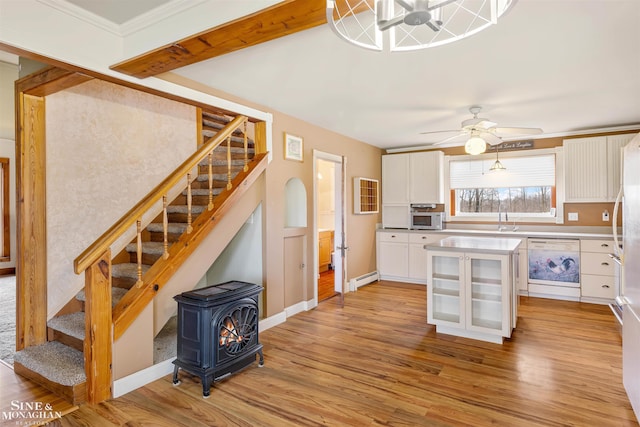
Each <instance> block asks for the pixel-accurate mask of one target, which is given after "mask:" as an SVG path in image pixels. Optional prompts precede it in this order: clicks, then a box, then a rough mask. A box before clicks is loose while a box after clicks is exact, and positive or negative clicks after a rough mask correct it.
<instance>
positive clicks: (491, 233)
mask: <svg viewBox="0 0 640 427" xmlns="http://www.w3.org/2000/svg"><path fill="white" fill-rule="evenodd" d="M378 231H390V232H394V233H396V232H397V233H440V234H447V235H457V234H460V235H466V236H486V237H505V238H509V237H516V238H520V239H524V238H527V237H541V238H542V237H546V238H551V239H562V238H566V239H613V234H612V233H611V232H609V233H589V232H571V231H538V230H536V231H533V230H516V231H513V230H509V229H507V230H504V231H498V230H476V229H462V228H453V229H451V228H447V229H444V230H407V229H398V228H380V229H378Z"/></svg>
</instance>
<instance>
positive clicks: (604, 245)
mask: <svg viewBox="0 0 640 427" xmlns="http://www.w3.org/2000/svg"><path fill="white" fill-rule="evenodd" d="M600 247H601V248H608V247H609V245H608V244H606V243H603V244H601V245H600Z"/></svg>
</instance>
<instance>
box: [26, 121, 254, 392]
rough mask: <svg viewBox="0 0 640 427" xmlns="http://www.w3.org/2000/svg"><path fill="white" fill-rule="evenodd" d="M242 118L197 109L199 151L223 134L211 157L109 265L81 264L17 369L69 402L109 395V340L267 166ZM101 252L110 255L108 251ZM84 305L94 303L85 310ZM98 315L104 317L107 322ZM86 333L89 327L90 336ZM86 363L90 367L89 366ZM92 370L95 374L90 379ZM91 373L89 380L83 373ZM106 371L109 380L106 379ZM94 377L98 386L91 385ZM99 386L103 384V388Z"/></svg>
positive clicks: (99, 261)
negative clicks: (74, 283)
mask: <svg viewBox="0 0 640 427" xmlns="http://www.w3.org/2000/svg"><path fill="white" fill-rule="evenodd" d="M243 119H244V120H238V118H236V119H233V120H232V119H230V118H228V117H225V116H220V115H216V114H210V113H207V112H202V121H201V131H200V132H199V133H200V135H201V137H202V141H201V144H202V145H201V147H200V148H199V150H198V152H200V151H202V149H203V148H204V147H205V146H206V144H212V141H213V140H215V139H216V138H218V139H220V137H219V134H221V133H224V134H225V135H227V136H225V137H224V140H222V141H221V142H217V143H216V144H217V145H216V147H215V149H213V150H212V151H211V154H207V156H206V157H205V158H204V159H203V160H202V161H198V162H197V166H195V167H196V168H197V172H198V174H197V176H196V177H193V178H190V177H189V175H188V178H187V181H190V182H191V185H190V186H188V187H187V188H186V189H185V190H184V191H182V193H180V194H179V195H178V196H177V197H176V198H175V199H174V200H173V201H171V202H170V203H167V202H166V196H165V199H164V200H165V203H166V205H165V207H166V209H163V212H162V213H160V214H159V215H158V216H157V217H156V218H155V219H154V220H153V221H152V222H150V223H149V224H147V225H146V226H145V227H144V229H142V230H141V229H139V230H138V233H137V236H136V238H134V239H133V241H132V242H131V243H129V244H128V245H126V247H125V248H124V249H123V250H121V251H120V252H119V253H117V254H116V255H115V256H113V257H110V259H109V260H108V261H110V262H107V259H104V257H99V258H98V259H97V260H95V262H93V264H92V266H91V267H88V268H87V270H86V281H85V289H83V290H82V291H81V292H79V293H78V294H77V295H76V296H75V297H74V298H73V299H72V301H70V302H69V304H67V306H66V307H65V308H64V309H63V310H62V311H61V312H60V313H59V314H58V315H57V316H56V317H54V318H52V319H51V320H49V321H48V322H47V338H48V341H47V342H46V343H44V344H41V345H38V346H31V347H27V348H25V349H23V350H22V351H20V352H18V353H16V355H15V361H14V370H15V372H16V373H18V374H20V375H23V376H25V377H28V378H31V379H32V380H34V381H36V382H38V383H40V384H42V385H43V386H45V387H46V388H48V389H49V390H51V391H53V392H54V393H56V394H58V395H61V396H63V397H65V398H66V399H67V400H68V401H69V402H71V403H73V404H80V403H83V402H85V401H90V402H92V403H97V402H98V401H101V400H104V399H105V398H108V397H109V396H110V395H111V392H110V387H111V355H110V353H111V351H112V347H111V344H112V343H113V340H115V339H117V338H118V337H119V336H120V335H122V333H123V332H124V330H126V328H127V327H128V326H129V324H130V323H131V322H132V321H133V320H134V319H135V317H137V314H139V313H140V311H141V310H142V309H143V308H144V307H145V306H146V305H147V304H148V303H149V302H150V301H151V300H152V299H153V296H154V295H155V292H157V291H158V290H159V288H160V287H161V286H162V285H163V284H164V283H166V280H168V278H169V277H170V276H171V274H173V272H175V271H176V270H177V269H178V267H179V266H180V264H181V263H182V262H184V260H185V259H187V258H188V256H189V255H190V254H191V253H192V252H193V251H194V250H195V248H196V247H197V245H198V243H199V242H200V241H201V240H202V236H203V235H206V234H208V233H209V232H211V231H212V230H213V228H214V227H215V225H216V224H217V221H215V220H214V219H215V216H218V217H219V216H220V215H224V213H225V212H226V211H227V210H228V209H229V208H230V206H231V205H232V204H233V201H234V200H235V199H236V198H238V197H240V196H241V193H242V192H243V191H244V188H246V186H245V185H240V184H241V183H243V182H245V183H247V184H251V183H252V182H253V181H254V180H255V179H256V178H257V176H259V174H260V173H261V172H262V171H263V170H264V168H265V167H266V153H259V154H256V152H255V151H256V150H255V144H254V142H253V141H251V140H249V138H248V137H247V136H246V135H245V133H246V125H245V128H244V130H241V129H240V128H238V127H237V124H238V123H240V122H242V121H244V123H246V118H243ZM231 130H233V131H232V132H231ZM214 142H215V141H214ZM245 148H246V150H245ZM198 152H197V153H198ZM197 153H196V154H197ZM194 156H195V154H194ZM192 157H193V156H192ZM185 163H186V162H185ZM187 169H188V168H187ZM141 203H142V202H141ZM134 209H135V208H134ZM165 211H166V213H165ZM114 227H115V226H114ZM112 228H113V227H112ZM110 231H111V230H109V231H108V232H107V233H105V234H108V233H109V232H110ZM103 236H104V235H103ZM101 239H102V238H101ZM99 242H100V239H99V241H98V242H97V243H99ZM98 246H99V245H98ZM85 252H87V251H85ZM98 252H99V251H98ZM106 253H107V254H110V250H109V249H107V251H106ZM83 255H85V253H83V254H82V255H81V256H80V257H79V258H78V259H77V260H76V269H78V264H79V262H78V260H79V259H81V258H82V257H83ZM96 271H97V272H98V276H100V273H102V274H103V276H104V277H103V278H102V280H100V277H99V278H98V280H97V281H96V280H95V276H96ZM101 287H102V288H104V289H102V288H101ZM94 288H97V289H98V291H96V290H94ZM106 288H108V290H107V289H106ZM105 292H107V293H105ZM100 295H102V299H106V300H110V301H109V302H107V303H106V304H107V305H108V307H111V308H112V310H109V312H108V313H104V310H102V309H99V310H97V311H98V312H99V314H98V316H101V318H102V319H103V321H102V323H101V321H100V320H99V319H98V320H96V319H95V316H96V309H95V307H96V306H98V307H99V306H100V304H104V303H105V302H104V301H103V302H100V301H96V300H95V299H96V298H98V299H100ZM92 298H93V300H92ZM86 304H89V307H94V308H93V309H89V308H88V307H87V306H86ZM87 312H90V313H91V314H89V313H87ZM92 316H94V317H92ZM107 316H108V317H107ZM104 319H107V322H108V324H107V325H106V326H105V325H104V323H105V321H104ZM97 325H102V326H97ZM103 329H110V330H108V331H104V330H103ZM111 329H113V337H112V336H111ZM87 331H91V333H90V338H89V339H87ZM98 335H99V336H98ZM105 335H106V336H107V337H108V338H105ZM100 336H101V337H102V340H103V341H102V342H103V343H105V341H104V340H105V339H109V340H110V343H109V342H107V343H106V344H107V345H106V346H99V345H98V344H99V343H100ZM104 347H108V348H104ZM104 352H106V353H109V354H108V356H105V355H104V354H101V353H104ZM96 354H98V355H99V356H97V357H96ZM88 364H90V365H89V366H92V369H87V365H88ZM104 365H106V366H104ZM96 371H98V377H97V378H96V377H95V376H93V375H94V374H95V372H96ZM89 374H91V377H90V378H87V376H88V375H89ZM106 375H108V378H106V379H105V378H104V377H105V376H106ZM95 382H100V385H99V386H96V385H95V384H93V383H95ZM105 387H107V388H108V390H107V391H106V392H105V391H104V388H105ZM100 388H102V389H103V391H102V393H101V396H102V397H97V398H96V394H93V395H92V390H99V389H100ZM105 393H106V394H105ZM97 394H98V395H99V394H100V392H98V393H97Z"/></svg>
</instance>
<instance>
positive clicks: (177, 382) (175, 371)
mask: <svg viewBox="0 0 640 427" xmlns="http://www.w3.org/2000/svg"><path fill="white" fill-rule="evenodd" d="M178 369H179V368H178V365H176V366H174V368H173V385H174V386H177V385H180V380H179V379H178Z"/></svg>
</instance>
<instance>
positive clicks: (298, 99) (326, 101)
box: [69, 0, 640, 148]
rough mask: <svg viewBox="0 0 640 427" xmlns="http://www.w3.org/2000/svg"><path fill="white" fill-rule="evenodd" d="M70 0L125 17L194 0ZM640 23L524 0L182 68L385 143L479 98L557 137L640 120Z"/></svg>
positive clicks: (396, 143)
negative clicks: (493, 12)
mask: <svg viewBox="0 0 640 427" xmlns="http://www.w3.org/2000/svg"><path fill="white" fill-rule="evenodd" d="M69 1H70V2H72V3H74V4H75V5H76V6H80V7H82V8H84V9H86V10H88V11H90V12H92V13H94V14H97V15H99V16H100V17H102V18H103V19H107V20H110V21H111V22H113V23H114V24H117V25H121V24H123V23H126V22H127V21H129V20H131V19H134V18H139V17H140V15H144V14H145V13H146V11H149V10H151V9H154V8H156V13H157V7H158V6H167V5H168V4H175V3H182V2H185V1H188V0H136V1H135V2H131V1H126V6H125V5H124V3H125V1H124V0H100V1H96V0H69ZM190 1H191V2H194V1H195V2H197V1H202V0H190ZM221 3H225V7H227V6H228V5H229V2H227V1H225V2H221ZM133 5H135V6H136V7H131V6H133ZM167 10H170V9H169V8H167ZM638 22H640V1H638V0H555V1H551V0H547V1H541V0H518V1H517V2H516V3H515V5H514V6H513V7H512V8H511V10H510V11H508V12H507V13H506V14H505V15H504V16H503V17H502V18H501V20H500V22H499V23H498V25H496V26H494V27H491V28H490V29H488V30H485V31H483V32H481V33H478V34H476V35H474V36H472V37H470V38H467V39H464V40H461V41H458V42H456V43H453V44H449V45H444V46H440V47H435V48H431V49H426V50H421V51H414V52H411V53H393V54H392V53H379V52H371V51H367V50H364V49H360V48H357V47H355V46H352V45H349V44H347V43H345V42H344V41H342V40H339V39H338V38H337V37H336V36H335V35H334V34H333V33H332V32H331V30H330V29H329V27H328V26H322V27H318V28H314V29H311V30H307V31H304V32H301V33H297V34H294V35H292V36H287V37H283V38H281V39H278V40H274V41H271V42H267V43H264V44H261V45H258V46H255V47H251V48H247V49H244V50H241V51H238V52H234V53H231V54H227V55H224V56H222V57H218V58H213V59H211V60H208V61H204V62H200V63H198V64H194V65H191V66H187V67H183V68H180V69H178V70H176V71H175V72H176V73H178V74H181V75H183V76H185V77H188V78H190V79H193V80H196V81H199V82H201V83H204V84H207V85H210V86H212V87H215V88H218V89H221V90H224V91H225V92H228V93H231V94H234V95H238V96H240V97H242V98H245V99H248V100H251V101H254V102H256V103H259V104H262V105H264V106H266V107H268V108H269V109H273V110H277V111H280V112H283V113H286V114H289V115H291V116H294V117H297V118H299V119H302V120H304V121H307V122H309V123H312V124H315V125H318V126H321V127H323V128H327V129H330V130H333V131H335V132H337V133H340V134H343V135H347V136H350V137H353V138H355V139H358V140H361V141H364V142H368V143H370V144H372V145H376V146H378V147H381V148H394V147H406V146H420V145H425V144H428V143H433V142H437V141H438V140H439V139H443V138H444V137H443V136H439V137H438V138H435V137H433V136H429V135H420V133H421V132H426V131H440V130H455V129H458V128H459V127H460V122H461V121H462V120H465V119H467V118H470V117H471V114H470V113H469V112H468V109H469V106H471V105H481V106H483V112H482V114H481V116H482V117H486V118H488V119H490V120H492V121H494V122H497V123H498V125H499V126H518V127H540V128H542V129H543V130H544V134H545V135H556V134H565V133H573V132H576V131H582V130H589V129H600V128H609V127H619V126H626V125H631V124H640V24H638Z"/></svg>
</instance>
